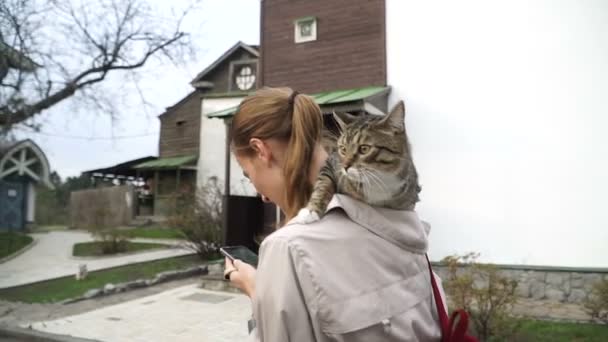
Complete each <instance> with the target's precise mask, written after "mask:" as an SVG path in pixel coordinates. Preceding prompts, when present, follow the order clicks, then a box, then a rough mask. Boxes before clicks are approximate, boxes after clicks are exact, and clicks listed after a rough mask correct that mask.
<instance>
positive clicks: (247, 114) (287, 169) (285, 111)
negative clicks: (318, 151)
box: [230, 88, 323, 219]
mask: <svg viewBox="0 0 608 342" xmlns="http://www.w3.org/2000/svg"><path fill="white" fill-rule="evenodd" d="M322 127H323V117H322V114H321V109H320V108H319V106H318V105H317V103H316V102H315V100H314V99H313V98H312V97H310V96H308V95H304V94H298V93H294V92H293V90H291V89H290V88H262V89H260V90H258V91H256V92H255V93H254V94H252V95H250V96H248V97H246V98H245V99H244V100H243V102H241V104H240V106H239V109H238V110H237V113H236V114H235V115H234V118H233V119H232V128H231V133H230V136H231V139H232V143H231V144H232V148H233V151H235V153H238V154H239V155H246V156H251V155H253V154H254V150H253V148H252V147H251V146H250V145H249V141H250V139H251V138H258V139H262V140H263V139H270V138H274V139H277V140H279V141H281V142H285V143H287V151H286V153H285V161H284V164H283V175H284V177H285V185H286V186H285V198H286V208H282V209H283V210H284V213H285V216H286V218H287V219H291V218H293V217H294V216H296V214H297V213H298V211H299V210H300V209H301V208H303V207H304V206H306V204H307V203H308V200H309V198H310V195H311V193H312V184H311V182H310V167H311V164H312V156H313V153H314V151H315V147H316V146H317V144H318V143H319V141H320V139H321V129H322Z"/></svg>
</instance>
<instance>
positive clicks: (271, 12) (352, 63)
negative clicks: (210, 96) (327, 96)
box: [261, 0, 386, 93]
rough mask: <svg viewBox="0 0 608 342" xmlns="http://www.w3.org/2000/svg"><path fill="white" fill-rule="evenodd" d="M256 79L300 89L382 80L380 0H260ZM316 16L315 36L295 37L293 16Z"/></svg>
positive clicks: (383, 57)
mask: <svg viewBox="0 0 608 342" xmlns="http://www.w3.org/2000/svg"><path fill="white" fill-rule="evenodd" d="M261 5H262V19H261V33H262V37H261V51H262V56H261V61H262V65H261V69H262V70H261V72H262V79H261V84H262V85H264V86H290V87H293V88H294V89H297V90H299V91H302V92H307V93H315V92H321V91H328V90H335V89H348V88H357V87H364V86H370V85H386V42H385V36H386V35H385V24H386V22H385V1H384V0H369V1H352V0H332V1H327V0H308V1H299V0H298V1H294V0H264V1H262V2H261ZM307 16H314V17H316V18H317V40H316V41H312V42H306V43H298V44H296V43H295V42H294V21H295V20H296V19H298V18H302V17H307Z"/></svg>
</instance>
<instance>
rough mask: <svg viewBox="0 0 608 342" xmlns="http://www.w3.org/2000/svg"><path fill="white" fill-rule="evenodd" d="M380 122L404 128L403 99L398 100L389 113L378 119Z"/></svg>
mask: <svg viewBox="0 0 608 342" xmlns="http://www.w3.org/2000/svg"><path fill="white" fill-rule="evenodd" d="M380 122H381V124H386V125H390V126H391V127H393V128H395V129H397V130H399V131H404V130H405V104H404V103H403V101H399V102H398V103H397V104H396V105H395V107H393V109H392V110H391V112H390V113H388V114H386V116H385V117H384V118H383V119H382V121H380Z"/></svg>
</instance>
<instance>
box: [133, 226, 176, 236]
mask: <svg viewBox="0 0 608 342" xmlns="http://www.w3.org/2000/svg"><path fill="white" fill-rule="evenodd" d="M123 232H124V233H125V235H127V236H128V237H131V238H146V239H183V238H184V237H183V235H182V234H181V233H180V231H179V230H177V229H171V228H162V227H154V226H153V227H138V228H133V229H128V230H124V231H123Z"/></svg>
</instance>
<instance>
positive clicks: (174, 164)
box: [133, 155, 198, 170]
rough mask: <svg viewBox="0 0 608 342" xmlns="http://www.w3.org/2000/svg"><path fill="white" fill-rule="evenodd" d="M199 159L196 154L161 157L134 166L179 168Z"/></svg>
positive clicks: (143, 167)
mask: <svg viewBox="0 0 608 342" xmlns="http://www.w3.org/2000/svg"><path fill="white" fill-rule="evenodd" d="M197 160H198V156H196V155H188V156H180V157H171V158H159V159H156V160H151V161H147V162H144V163H141V164H138V165H135V166H133V168H134V169H138V170H143V169H147V170H150V169H153V170H158V169H177V168H180V167H182V166H185V165H193V164H195V163H196V161H197Z"/></svg>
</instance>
